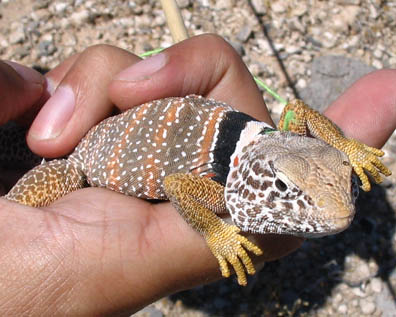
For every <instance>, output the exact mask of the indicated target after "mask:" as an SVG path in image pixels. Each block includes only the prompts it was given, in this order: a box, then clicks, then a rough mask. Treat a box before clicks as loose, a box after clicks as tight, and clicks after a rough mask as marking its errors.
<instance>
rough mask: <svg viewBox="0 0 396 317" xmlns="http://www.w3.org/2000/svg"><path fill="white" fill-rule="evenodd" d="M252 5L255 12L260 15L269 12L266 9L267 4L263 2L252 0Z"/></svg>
mask: <svg viewBox="0 0 396 317" xmlns="http://www.w3.org/2000/svg"><path fill="white" fill-rule="evenodd" d="M252 5H253V8H254V10H255V11H256V12H257V13H258V14H265V13H266V12H267V8H266V7H265V3H264V1H262V0H252Z"/></svg>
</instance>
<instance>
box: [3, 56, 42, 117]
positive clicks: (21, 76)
mask: <svg viewBox="0 0 396 317" xmlns="http://www.w3.org/2000/svg"><path fill="white" fill-rule="evenodd" d="M44 86H45V79H44V76H43V75H41V74H40V73H39V72H37V71H35V70H34V69H31V68H29V67H25V66H22V65H19V64H17V63H14V62H9V61H3V62H0V95H1V96H3V100H2V103H1V111H0V124H4V123H6V122H7V121H9V120H11V119H15V118H17V117H18V116H20V115H21V114H22V113H24V112H26V111H27V110H28V109H29V108H30V107H31V106H32V105H33V104H34V103H35V102H37V101H38V100H39V98H40V97H41V95H42V93H43V91H44Z"/></svg>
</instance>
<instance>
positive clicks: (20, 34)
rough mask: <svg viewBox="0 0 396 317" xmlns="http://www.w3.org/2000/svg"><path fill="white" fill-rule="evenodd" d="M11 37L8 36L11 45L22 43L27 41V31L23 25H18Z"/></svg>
mask: <svg viewBox="0 0 396 317" xmlns="http://www.w3.org/2000/svg"><path fill="white" fill-rule="evenodd" d="M12 29H13V30H12V31H11V33H10V35H9V36H8V41H9V42H10V43H11V44H17V43H22V42H23V41H25V38H26V37H25V31H24V30H23V25H22V24H18V25H17V26H14V27H13V28H12Z"/></svg>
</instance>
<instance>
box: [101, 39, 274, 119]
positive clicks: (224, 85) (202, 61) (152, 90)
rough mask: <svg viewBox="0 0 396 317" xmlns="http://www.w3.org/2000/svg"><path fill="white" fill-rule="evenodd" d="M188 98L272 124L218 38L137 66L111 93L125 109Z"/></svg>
mask: <svg viewBox="0 0 396 317" xmlns="http://www.w3.org/2000/svg"><path fill="white" fill-rule="evenodd" d="M188 94H197V95H203V96H206V97H210V98H215V99H218V100H221V101H224V102H227V103H228V104H230V105H231V106H233V107H235V108H236V109H238V110H242V111H244V112H246V113H248V114H250V115H252V116H254V117H256V118H257V119H260V120H264V121H266V122H272V121H271V119H270V117H269V115H268V111H267V108H266V106H265V104H264V101H263V98H262V95H261V93H260V92H259V90H258V89H257V86H256V84H255V82H254V81H253V79H252V76H251V75H250V73H249V71H248V70H247V68H246V66H245V65H244V63H243V61H242V59H241V58H240V57H239V56H238V54H237V53H236V52H235V50H234V49H233V48H232V47H231V46H230V45H229V44H227V43H226V42H225V41H224V40H223V39H221V38H220V37H218V36H215V35H202V36H196V37H193V38H190V39H188V40H186V41H183V42H181V43H179V44H177V45H174V46H172V47H170V48H169V49H167V50H165V51H164V52H162V53H160V54H158V55H155V56H153V57H151V58H147V59H145V60H144V61H142V62H140V63H137V64H134V65H133V66H131V67H129V68H127V69H125V70H124V71H122V72H121V73H120V74H118V75H117V76H116V77H115V78H114V80H113V81H112V82H111V84H110V87H109V95H110V98H111V100H112V101H113V102H114V103H115V104H117V106H119V107H120V108H121V109H128V108H130V107H131V106H134V105H138V104H141V103H144V102H146V101H150V100H153V99H159V98H165V97H170V96H185V95H188Z"/></svg>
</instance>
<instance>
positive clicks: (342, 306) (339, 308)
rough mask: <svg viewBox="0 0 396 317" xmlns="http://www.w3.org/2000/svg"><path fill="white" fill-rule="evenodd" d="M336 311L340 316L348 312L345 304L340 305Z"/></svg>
mask: <svg viewBox="0 0 396 317" xmlns="http://www.w3.org/2000/svg"><path fill="white" fill-rule="evenodd" d="M337 311H338V312H339V313H340V314H346V313H347V312H348V307H347V305H345V304H341V305H340V306H338V308H337Z"/></svg>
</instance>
